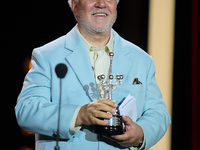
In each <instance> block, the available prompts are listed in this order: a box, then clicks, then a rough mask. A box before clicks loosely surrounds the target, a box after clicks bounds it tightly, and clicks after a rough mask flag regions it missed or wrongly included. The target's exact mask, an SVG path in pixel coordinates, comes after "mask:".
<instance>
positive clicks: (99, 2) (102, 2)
mask: <svg viewBox="0 0 200 150" xmlns="http://www.w3.org/2000/svg"><path fill="white" fill-rule="evenodd" d="M106 1H107V0H96V4H95V7H98V8H105V7H106Z"/></svg>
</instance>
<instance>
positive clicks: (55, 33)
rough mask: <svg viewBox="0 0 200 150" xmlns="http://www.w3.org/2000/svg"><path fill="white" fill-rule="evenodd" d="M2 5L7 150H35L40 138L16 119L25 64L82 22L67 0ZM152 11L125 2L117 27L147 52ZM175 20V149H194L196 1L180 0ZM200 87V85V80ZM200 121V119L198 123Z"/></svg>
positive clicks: (145, 0)
mask: <svg viewBox="0 0 200 150" xmlns="http://www.w3.org/2000/svg"><path fill="white" fill-rule="evenodd" d="M2 6H3V7H2V9H1V11H2V13H1V29H0V32H1V34H0V35H1V56H3V57H1V66H2V67H3V69H2V72H1V77H2V78H1V85H2V87H3V91H2V92H1V106H2V109H1V118H2V119H1V120H2V121H1V122H2V124H3V128H2V129H3V132H2V137H3V139H4V140H3V143H2V144H5V145H6V147H7V149H16V150H19V149H20V148H21V150H22V146H26V147H32V148H34V136H30V135H29V136H24V135H23V134H22V132H21V130H20V128H19V126H18V125H17V122H16V119H15V114H14V107H15V104H16V100H17V96H18V94H19V93H20V90H21V87H22V83H23V80H24V77H25V73H26V69H24V63H25V60H27V59H29V58H30V57H31V53H32V50H33V49H34V48H36V47H39V46H42V45H44V44H46V43H48V42H50V41H52V40H54V39H56V38H58V37H60V36H62V35H65V34H66V33H67V32H68V31H69V30H70V29H71V28H72V27H73V26H74V25H75V24H76V21H75V19H74V16H73V14H72V12H71V10H70V8H69V7H68V4H67V0H59V1H55V0H28V1H27V0H15V1H14V0H11V1H8V2H3V5H2ZM148 7H149V1H148V0H142V1H140V0H121V1H120V4H119V5H118V19H117V22H116V24H115V25H114V29H115V30H116V31H117V32H118V33H119V34H120V35H121V36H122V37H124V38H125V39H127V40H129V41H131V42H133V43H135V44H136V45H138V46H140V47H141V48H142V49H144V50H145V51H147V45H148V43H147V40H148V39H147V36H148V9H149V8H148ZM198 12H199V11H198ZM175 19H176V20H175V45H174V48H175V50H174V80H173V81H174V82H173V116H171V117H172V121H173V124H172V149H173V150H177V149H188V150H190V149H192V144H193V143H192V85H191V81H192V74H191V68H192V53H191V52H192V3H191V1H181V0H177V1H176V18H175ZM198 32H199V31H198ZM198 35H199V33H198ZM198 56H199V54H198ZM198 58H199V57H198ZM198 61H199V60H198ZM198 64H199V63H198ZM198 70H199V66H198ZM196 73H198V72H196ZM198 77H199V75H198ZM196 82H198V86H199V80H198V81H196ZM2 83H3V84H2ZM4 107H5V108H4ZM199 120H200V119H199V118H197V121H196V123H198V122H199ZM199 131H200V129H199ZM199 131H198V137H199V135H200V134H199ZM4 136H5V137H4ZM4 141H5V142H4ZM2 146H3V145H2ZM24 150H28V149H25V148H24ZM193 150H194V149H193ZM195 150H196V149H195Z"/></svg>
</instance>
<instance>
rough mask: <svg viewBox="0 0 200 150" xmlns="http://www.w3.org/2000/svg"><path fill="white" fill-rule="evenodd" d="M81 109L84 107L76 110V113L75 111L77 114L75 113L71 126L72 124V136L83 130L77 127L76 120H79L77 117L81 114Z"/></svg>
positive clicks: (70, 127)
mask: <svg viewBox="0 0 200 150" xmlns="http://www.w3.org/2000/svg"><path fill="white" fill-rule="evenodd" d="M81 107H82V106H79V107H78V108H77V109H76V111H75V113H74V116H73V118H72V121H71V124H70V126H69V133H70V134H71V135H74V134H75V133H76V132H77V131H79V130H80V129H81V126H78V127H75V123H76V118H77V116H78V113H79V111H80V109H81Z"/></svg>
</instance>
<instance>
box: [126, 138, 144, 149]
mask: <svg viewBox="0 0 200 150" xmlns="http://www.w3.org/2000/svg"><path fill="white" fill-rule="evenodd" d="M145 145H146V139H145V136H144V141H143V143H142V145H141V147H140V148H137V147H133V146H132V147H129V149H130V150H143V149H144V148H145Z"/></svg>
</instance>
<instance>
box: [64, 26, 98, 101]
mask: <svg viewBox="0 0 200 150" xmlns="http://www.w3.org/2000/svg"><path fill="white" fill-rule="evenodd" d="M76 28H77V27H76V26H75V27H74V28H73V29H72V30H71V31H70V32H69V33H68V34H67V36H66V44H65V48H66V49H68V50H70V51H71V54H70V55H68V56H67V57H66V60H67V62H68V63H69V64H70V66H71V68H72V69H73V71H74V73H75V74H76V76H77V78H78V80H79V82H80V83H81V85H82V86H83V89H84V90H85V92H86V94H87V95H88V96H89V98H90V101H95V100H97V99H99V91H98V88H97V86H96V81H95V77H94V72H93V70H92V67H91V62H90V58H89V56H88V52H87V50H86V48H85V45H84V43H83V42H82V40H81V37H80V35H79V33H78V31H77V29H76Z"/></svg>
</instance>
